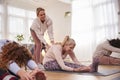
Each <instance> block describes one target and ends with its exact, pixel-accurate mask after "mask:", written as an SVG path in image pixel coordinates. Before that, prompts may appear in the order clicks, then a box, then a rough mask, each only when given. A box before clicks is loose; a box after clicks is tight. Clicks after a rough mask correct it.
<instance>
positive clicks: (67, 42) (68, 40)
mask: <svg viewBox="0 0 120 80" xmlns="http://www.w3.org/2000/svg"><path fill="white" fill-rule="evenodd" d="M65 45H74V46H75V45H76V43H75V41H74V39H72V38H70V37H69V36H66V37H65V38H64V40H63V42H62V46H63V47H64V46H65Z"/></svg>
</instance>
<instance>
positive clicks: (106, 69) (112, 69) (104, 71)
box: [51, 65, 120, 76]
mask: <svg viewBox="0 0 120 80" xmlns="http://www.w3.org/2000/svg"><path fill="white" fill-rule="evenodd" d="M51 72H58V73H63V72H64V73H72V74H79V75H95V76H109V75H112V74H116V73H120V66H112V65H99V67H98V72H93V73H90V72H69V71H51Z"/></svg>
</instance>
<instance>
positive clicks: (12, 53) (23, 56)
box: [0, 42, 32, 69]
mask: <svg viewBox="0 0 120 80" xmlns="http://www.w3.org/2000/svg"><path fill="white" fill-rule="evenodd" d="M1 54H2V56H1V59H0V68H3V69H7V65H8V64H10V61H14V62H16V63H17V64H18V65H19V66H20V67H23V66H24V67H26V65H27V62H28V60H30V59H32V54H31V53H30V51H29V50H28V49H27V48H25V47H24V46H21V45H19V44H18V43H16V42H10V43H8V44H6V45H4V46H3V47H2V52H1Z"/></svg>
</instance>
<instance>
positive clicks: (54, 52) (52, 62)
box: [43, 36, 98, 72]
mask: <svg viewBox="0 0 120 80" xmlns="http://www.w3.org/2000/svg"><path fill="white" fill-rule="evenodd" d="M75 45H76V44H75V41H74V40H73V39H71V38H69V36H66V37H65V39H64V41H63V43H56V44H54V45H52V46H51V47H50V48H49V49H48V51H47V53H46V54H45V56H44V59H43V65H44V68H45V69H46V70H51V71H53V70H59V71H60V70H65V71H78V72H97V68H98V60H97V58H95V59H93V63H92V65H91V66H84V65H81V64H80V62H79V61H78V60H77V58H76V56H75V54H74V52H73V49H74V47H75ZM67 55H69V56H70V58H71V59H72V61H73V62H74V63H69V62H65V61H64V59H65V58H66V56H67Z"/></svg>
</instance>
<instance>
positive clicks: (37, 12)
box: [36, 7, 45, 16]
mask: <svg viewBox="0 0 120 80" xmlns="http://www.w3.org/2000/svg"><path fill="white" fill-rule="evenodd" d="M40 11H45V9H43V8H41V7H38V8H37V9H36V14H37V16H38V15H39V12H40Z"/></svg>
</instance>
